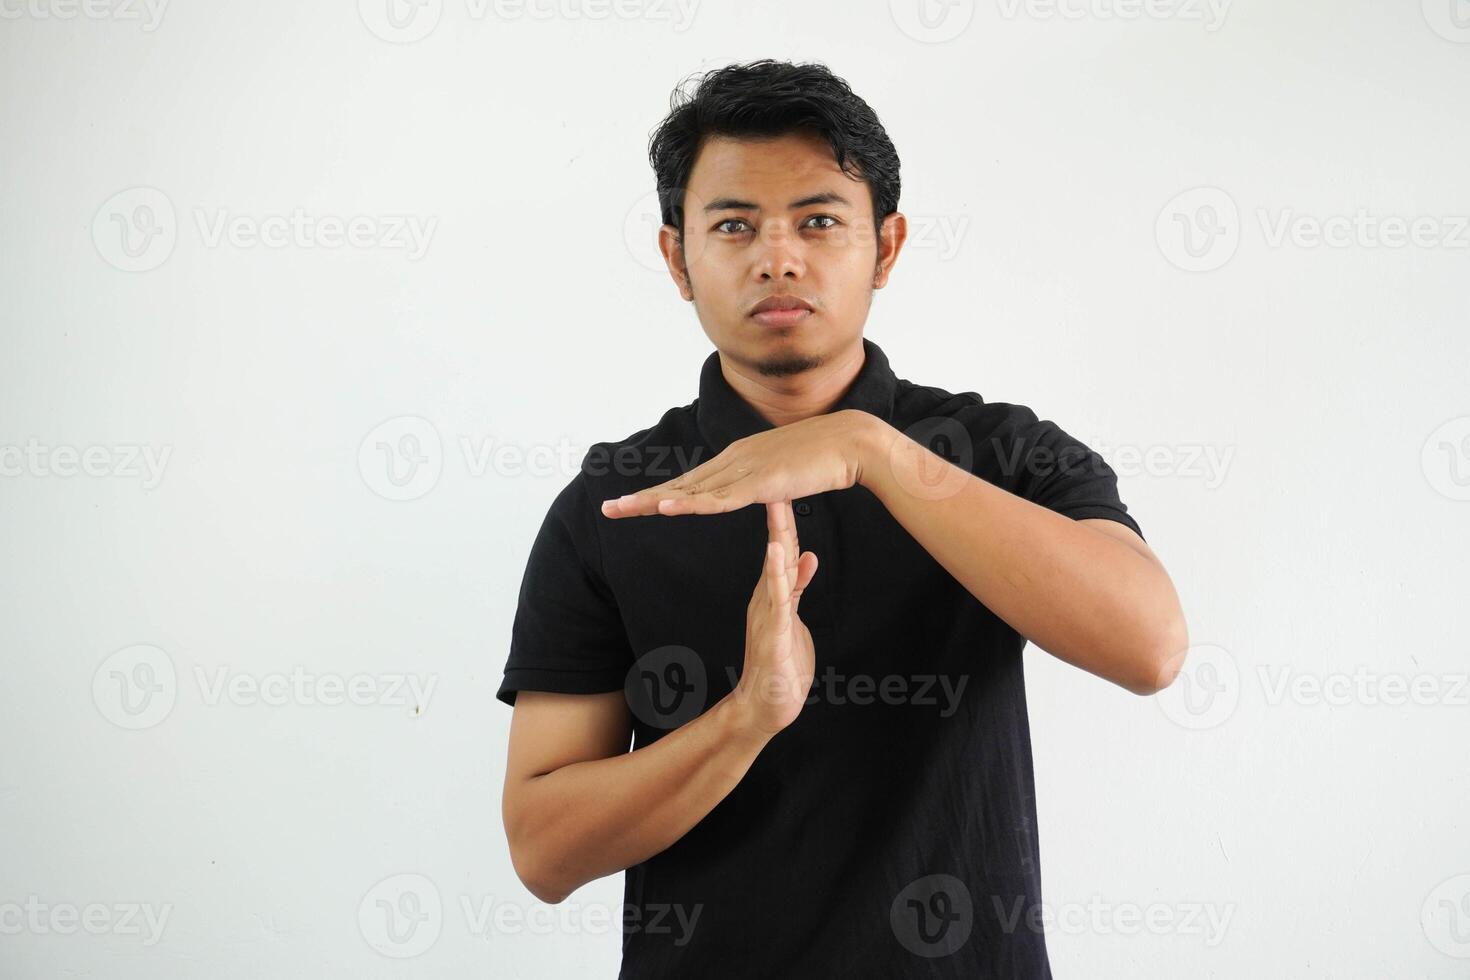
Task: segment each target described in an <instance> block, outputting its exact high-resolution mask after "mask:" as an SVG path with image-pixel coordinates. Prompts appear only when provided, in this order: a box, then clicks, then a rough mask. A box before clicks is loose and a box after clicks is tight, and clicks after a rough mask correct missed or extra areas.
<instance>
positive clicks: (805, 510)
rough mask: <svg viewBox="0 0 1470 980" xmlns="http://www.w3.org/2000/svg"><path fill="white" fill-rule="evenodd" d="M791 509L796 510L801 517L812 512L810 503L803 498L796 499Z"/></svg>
mask: <svg viewBox="0 0 1470 980" xmlns="http://www.w3.org/2000/svg"><path fill="white" fill-rule="evenodd" d="M791 509H792V510H794V511H796V512H797V513H798V514H800V515H801V516H802V517H805V516H806V515H808V514H810V513H811V512H812V505H811V504H809V503H807V502H806V501H805V500H798V501H797V502H796V504H795V505H794V506H793V507H792V508H791Z"/></svg>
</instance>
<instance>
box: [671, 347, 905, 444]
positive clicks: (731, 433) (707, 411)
mask: <svg viewBox="0 0 1470 980" xmlns="http://www.w3.org/2000/svg"><path fill="white" fill-rule="evenodd" d="M897 390H898V378H897V377H896V376H895V375H894V373H893V370H892V368H890V367H889V366H888V357H887V355H885V354H884V353H883V349H882V348H881V347H879V346H878V345H877V344H875V343H873V342H872V341H871V340H869V339H868V338H866V337H864V338H863V366H862V367H861V368H860V369H859V370H858V373H857V377H856V378H854V379H853V382H852V384H851V385H849V386H848V389H847V391H846V392H845V393H844V394H843V396H842V398H841V399H839V400H838V402H837V404H836V405H833V406H832V409H831V411H833V412H840V411H842V410H843V409H846V408H856V409H860V410H862V411H864V412H867V413H869V414H870V415H876V416H878V418H880V419H882V420H883V421H885V422H891V421H892V420H893V399H894V396H895V394H896V393H897ZM695 416H696V419H697V420H698V423H699V430H700V432H701V433H702V434H703V435H704V438H705V441H706V442H707V443H708V444H709V447H710V451H711V455H712V456H718V455H719V454H720V453H722V452H724V450H725V447H726V446H728V445H729V444H730V443H732V442H734V441H735V440H736V439H743V438H745V437H746V436H749V435H754V434H755V433H757V432H764V431H766V430H767V429H774V428H775V426H774V425H772V424H771V423H770V422H769V421H767V420H766V419H765V418H764V417H763V416H762V415H761V414H760V413H759V412H757V411H756V410H755V409H754V408H752V407H751V405H750V403H749V402H747V401H746V400H745V399H744V398H742V397H740V395H739V394H738V393H737V392H736V391H735V389H734V388H731V387H730V382H728V381H726V380H725V375H724V374H723V373H722V372H721V371H720V352H719V351H714V352H712V353H711V354H710V356H709V357H707V358H706V359H705V362H704V366H703V367H702V368H701V369H700V372H699V400H698V402H697V403H696V404H695Z"/></svg>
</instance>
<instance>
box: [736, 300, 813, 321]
mask: <svg viewBox="0 0 1470 980" xmlns="http://www.w3.org/2000/svg"><path fill="white" fill-rule="evenodd" d="M775 310H806V311H807V312H808V313H810V312H811V311H812V305H811V304H810V303H808V302H807V301H806V300H804V299H801V298H800V297H798V296H767V297H766V298H765V299H763V300H761V301H760V302H759V303H757V304H755V306H754V307H752V308H751V311H750V315H751V316H755V315H756V314H757V313H770V312H772V311H775Z"/></svg>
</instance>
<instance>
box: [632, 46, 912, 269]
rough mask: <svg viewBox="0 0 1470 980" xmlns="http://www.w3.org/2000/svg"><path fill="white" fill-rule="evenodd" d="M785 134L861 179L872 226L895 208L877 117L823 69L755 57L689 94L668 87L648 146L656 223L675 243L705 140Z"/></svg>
mask: <svg viewBox="0 0 1470 980" xmlns="http://www.w3.org/2000/svg"><path fill="white" fill-rule="evenodd" d="M791 133H809V134H812V135H815V136H819V137H822V138H824V139H826V140H827V142H828V143H829V144H831V147H832V155H833V157H834V158H835V160H836V163H837V166H838V168H839V169H841V170H842V171H843V172H844V173H847V174H849V175H851V176H853V177H856V178H859V179H862V180H865V181H866V182H867V184H868V196H869V197H870V198H871V199H872V203H873V219H874V225H875V229H876V226H877V225H881V224H882V222H883V219H884V218H886V217H887V216H888V215H890V214H892V213H893V212H894V211H897V210H898V190H899V180H898V152H897V151H896V150H895V149H894V148H893V142H892V141H891V140H890V139H889V138H888V133H887V132H885V131H884V129H883V124H882V123H880V122H879V121H878V115H877V113H875V112H874V111H873V110H872V108H871V107H870V106H869V105H868V104H867V103H866V102H864V101H863V100H862V99H861V98H859V97H858V96H856V95H854V94H853V91H852V89H851V88H850V87H848V84H847V82H845V81H843V80H842V79H841V78H838V77H837V76H836V75H834V74H832V72H831V71H830V70H829V69H828V68H827V66H825V65H823V64H820V63H816V62H810V63H805V64H793V63H792V62H789V61H773V60H771V59H770V58H762V59H761V60H759V61H751V62H747V63H745V64H734V65H727V66H726V67H724V68H718V69H715V70H713V71H710V72H706V73H705V74H704V75H703V76H701V77H700V82H699V84H698V86H697V87H696V89H695V91H694V92H693V93H692V94H690V93H688V92H686V91H684V88H683V85H682V84H681V85H680V86H678V87H676V88H675V89H674V93H673V95H672V96H670V98H669V114H668V116H666V117H665V118H664V120H663V122H662V123H660V124H659V126H658V128H657V129H656V130H654V132H653V135H652V136H651V137H650V138H649V141H648V160H649V163H651V164H653V172H654V177H655V179H656V182H657V187H658V205H659V212H660V214H661V216H662V218H663V223H664V224H666V225H673V226H674V227H675V228H677V229H678V232H679V239H680V241H682V240H683V237H684V192H685V189H686V188H687V187H688V186H689V175H690V173H691V171H693V169H694V158H695V157H696V156H697V155H698V154H699V150H700V147H702V146H703V145H704V141H705V140H706V139H707V138H708V137H711V136H727V137H732V138H737V139H739V138H758V139H759V138H774V137H779V136H785V135H788V134H791Z"/></svg>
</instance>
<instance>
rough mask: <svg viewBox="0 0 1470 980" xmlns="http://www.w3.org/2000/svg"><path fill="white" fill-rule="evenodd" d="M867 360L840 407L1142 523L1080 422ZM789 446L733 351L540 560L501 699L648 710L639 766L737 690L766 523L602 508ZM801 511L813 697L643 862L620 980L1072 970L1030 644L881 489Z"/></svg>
mask: <svg viewBox="0 0 1470 980" xmlns="http://www.w3.org/2000/svg"><path fill="white" fill-rule="evenodd" d="M863 347H864V350H865V354H866V357H865V361H864V364H863V366H862V368H861V370H860V372H859V374H858V376H857V378H856V380H855V381H854V382H853V384H852V386H851V387H850V388H849V390H848V391H847V392H846V394H845V395H844V397H843V398H842V399H841V401H840V402H839V404H838V409H841V408H857V409H861V410H863V411H865V412H869V413H871V414H873V415H876V416H877V417H879V418H881V419H884V420H885V421H887V422H889V423H890V424H891V425H893V426H894V427H895V428H897V429H898V430H900V431H902V432H905V433H906V434H907V435H908V436H909V437H910V438H913V439H915V440H916V441H919V442H921V443H922V444H924V445H927V446H929V448H930V449H932V450H934V451H935V452H936V453H939V454H940V455H943V456H945V457H946V458H948V459H950V460H951V461H952V462H954V463H956V464H957V465H959V466H961V467H964V468H966V469H968V470H969V471H970V472H972V473H975V474H978V475H979V476H981V477H983V478H985V479H986V480H989V481H990V482H992V483H994V484H996V485H997V486H1000V487H1002V488H1004V489H1006V490H1008V491H1010V492H1012V493H1016V494H1018V495H1020V496H1022V497H1025V498H1026V499H1028V500H1032V501H1034V502H1036V503H1038V504H1041V505H1043V506H1045V507H1049V508H1051V509H1052V510H1055V511H1057V512H1059V513H1061V514H1065V515H1067V516H1070V517H1073V518H1079V519H1080V518H1092V517H1101V518H1108V519H1110V520H1115V521H1119V522H1121V523H1123V524H1126V525H1127V526H1129V527H1131V528H1133V529H1134V530H1135V531H1137V530H1138V524H1137V523H1136V522H1135V521H1134V520H1133V518H1132V517H1130V516H1129V515H1128V513H1127V509H1126V507H1125V506H1124V504H1123V503H1122V502H1121V501H1120V500H1119V498H1118V492H1117V480H1116V477H1115V475H1114V473H1113V471H1112V470H1111V469H1110V468H1109V467H1108V465H1107V464H1106V463H1105V462H1104V461H1103V460H1102V458H1101V457H1100V456H1098V455H1097V454H1096V453H1095V452H1093V451H1091V450H1090V449H1089V448H1088V447H1086V446H1085V445H1083V444H1082V443H1080V442H1078V441H1077V440H1076V439H1074V438H1073V437H1071V436H1069V435H1068V434H1067V433H1066V432H1064V431H1063V430H1062V429H1061V428H1059V427H1058V426H1057V425H1056V424H1055V423H1053V422H1051V421H1045V420H1039V419H1038V417H1037V416H1036V414H1035V413H1034V412H1032V411H1031V410H1030V409H1029V408H1026V407H1024V406H1022V405H1013V404H1006V403H1004V402H995V403H987V402H985V401H984V400H983V399H982V398H981V397H980V396H979V395H977V394H975V393H974V392H964V393H961V394H951V393H950V392H947V391H943V390H941V389H939V388H934V387H928V386H923V385H917V384H913V383H911V382H909V381H905V380H902V379H899V378H897V377H896V376H895V375H894V373H893V371H892V369H891V368H890V367H889V364H888V359H887V357H886V356H885V355H884V353H883V351H882V350H881V349H880V348H879V347H878V346H877V345H876V344H874V343H873V342H872V341H870V340H867V339H864V341H863ZM834 410H836V409H834ZM770 428H772V426H771V424H770V423H769V422H767V421H766V420H765V419H764V418H762V417H761V416H760V415H759V414H758V413H757V412H756V411H755V410H754V409H753V408H751V407H750V405H749V404H748V403H746V402H745V401H744V399H742V398H741V397H740V396H739V395H738V394H736V392H735V391H734V389H732V388H731V387H730V386H729V383H728V382H726V381H725V379H724V376H723V375H722V374H721V372H720V363H719V355H718V353H711V354H710V356H709V358H708V359H707V360H706V361H705V363H704V366H703V369H702V371H701V374H700V379H699V397H698V398H697V399H696V400H695V401H694V402H693V403H691V404H689V405H685V406H683V407H680V408H673V409H670V410H668V411H667V412H665V413H664V415H663V417H662V418H660V419H659V421H658V423H657V424H656V425H654V426H652V427H651V428H648V429H643V430H641V431H639V432H636V433H634V434H632V435H631V436H629V437H628V438H626V439H623V440H621V441H618V442H612V443H597V444H595V445H594V446H593V447H592V448H591V450H589V452H588V453H587V456H586V457H585V458H584V460H583V462H582V472H580V473H579V474H578V475H577V476H576V477H575V478H573V479H572V480H571V482H570V483H568V484H567V485H566V487H565V488H564V489H562V490H561V492H560V493H559V494H558V495H557V497H556V499H555V500H554V501H553V503H552V505H551V508H550V511H549V512H548V513H547V515H546V518H545V521H544V523H543V524H542V525H541V528H540V532H539V533H538V534H537V536H536V539H535V542H534V544H533V546H532V549H531V554H530V558H529V561H528V563H527V566H526V570H525V575H524V578H523V580H522V583H521V588H520V597H519V606H518V608H517V610H516V614H515V621H514V624H513V627H512V632H511V644H510V655H509V660H508V662H507V664H506V669H505V678H504V681H503V683H502V684H501V687H500V689H499V691H498V693H497V697H498V698H499V699H500V700H501V701H504V702H505V703H506V704H514V703H515V695H516V691H518V690H534V691H560V692H569V693H592V692H606V691H617V690H623V691H625V692H626V693H627V695H628V699H629V705H630V709H631V712H632V714H633V717H634V744H633V748H634V750H637V749H639V748H642V747H643V746H646V745H648V744H650V743H651V742H653V741H655V740H656V739H658V738H660V737H661V736H663V735H664V734H666V733H667V732H668V731H670V730H672V729H673V728H674V727H677V726H678V725H681V724H685V723H687V722H688V721H689V720H691V719H692V718H694V717H696V716H698V715H699V714H700V713H702V712H703V711H705V710H707V709H708V708H709V707H710V706H712V705H713V704H714V703H715V702H716V701H718V700H719V699H720V698H721V697H723V696H724V695H726V694H728V693H729V692H730V691H731V689H732V688H733V687H734V685H735V682H736V681H737V680H738V678H739V675H740V671H741V668H742V666H743V663H744V643H745V614H746V605H747V603H748V602H749V601H750V597H751V593H752V591H753V589H754V587H755V583H756V580H757V579H758V578H759V576H760V571H761V561H762V558H763V555H764V552H765V546H766V541H767V531H766V512H765V507H764V506H763V505H757V506H750V507H745V508H742V509H740V510H738V511H734V512H732V513H727V514H719V515H684V516H678V517H666V516H648V517H631V518H621V519H617V520H613V519H610V518H607V517H604V516H603V515H602V513H601V511H600V505H601V502H602V501H603V500H605V499H607V498H609V497H618V496H621V495H623V494H625V493H631V492H633V491H635V490H640V489H643V488H645V487H650V486H654V485H656V484H659V483H663V482H665V481H666V480H669V479H672V478H673V477H674V476H676V475H678V474H679V473H682V472H684V471H686V470H688V469H690V468H692V467H694V466H696V465H698V464H699V463H701V462H703V461H705V460H707V459H710V458H712V457H713V456H714V455H716V454H718V453H719V452H720V451H721V450H722V449H724V448H725V446H727V445H728V444H729V443H730V442H732V441H733V440H735V439H738V438H741V437H743V436H746V435H749V434H752V433H755V432H759V431H763V430H766V429H770ZM793 509H794V511H795V515H796V525H797V532H798V534H799V536H800V544H801V547H802V549H803V550H810V551H814V552H816V553H817V556H818V558H819V559H820V564H819V566H818V568H817V573H816V577H815V578H814V579H813V580H812V583H811V585H810V587H809V588H808V589H807V591H806V593H805V594H804V595H803V597H802V600H801V612H800V616H801V618H802V621H803V622H805V623H806V625H807V627H808V628H809V629H810V630H811V634H812V639H813V644H814V647H815V650H816V677H815V679H814V681H813V683H812V690H811V694H810V696H809V698H808V702H807V704H806V706H805V707H804V708H803V709H802V712H801V714H800V716H799V717H798V718H797V720H796V721H795V722H794V723H793V724H792V725H791V726H790V727H788V728H786V729H785V730H783V731H781V732H780V733H778V734H777V735H776V736H775V737H774V738H773V739H772V740H771V741H770V742H769V743H768V744H767V745H766V747H765V748H764V749H763V750H762V751H761V753H760V755H759V756H758V757H757V758H756V760H755V763H754V764H753V765H752V766H751V768H750V770H749V772H748V773H747V774H746V776H745V778H744V779H742V780H741V781H740V783H739V784H738V785H737V786H736V787H735V788H734V789H733V790H732V791H731V792H730V794H729V795H728V796H727V797H726V798H725V799H724V800H722V801H721V802H720V803H719V804H718V805H716V806H715V808H714V809H713V810H712V811H710V813H709V814H708V815H707V816H706V817H705V818H704V819H703V820H701V821H700V822H699V823H698V824H696V825H695V826H694V827H693V828H691V829H690V831H689V832H688V833H687V834H685V835H684V836H683V837H682V838H680V839H679V840H678V841H676V842H675V843H674V844H673V845H672V846H670V847H669V848H668V849H666V850H665V851H663V852H661V853H659V854H657V855H654V856H653V857H651V858H649V859H648V860H647V861H644V862H643V863H641V864H638V865H635V866H634V867H632V868H629V869H628V871H627V872H626V877H625V883H624V906H623V908H622V909H621V910H620V912H621V917H622V929H623V964H622V972H621V974H620V977H624V978H644V977H649V978H654V977H657V978H663V977H678V978H713V977H762V978H780V977H801V978H811V977H843V978H859V977H862V978H866V977H872V978H885V980H887V978H894V977H966V978H977V977H986V978H1001V977H1004V978H1013V977H1015V978H1020V977H1024V978H1027V980H1037V978H1042V977H1049V976H1050V975H1051V971H1050V968H1049V966H1048V963H1047V955H1046V944H1045V935H1044V930H1043V927H1042V922H1043V919H1042V910H1041V907H1040V903H1041V869H1040V852H1039V847H1038V841H1037V833H1036V805H1035V786H1034V779H1033V776H1032V768H1031V740H1030V732H1029V729H1028V724H1027V716H1026V691H1025V685H1024V679H1023V675H1022V669H1021V651H1022V648H1023V647H1024V646H1025V640H1024V638H1023V637H1022V636H1021V635H1020V634H1018V633H1017V632H1016V631H1015V630H1014V629H1012V628H1011V627H1010V626H1008V625H1007V624H1006V623H1004V622H1003V621H1001V620H1000V619H999V618H998V617H997V616H996V615H995V614H994V613H992V612H991V611H990V610H989V609H987V608H986V607H985V606H984V605H982V604H981V603H980V602H979V601H978V600H977V599H975V597H974V596H972V595H970V594H969V593H968V592H967V591H965V589H964V588H963V587H962V586H961V585H960V584H959V583H958V582H957V581H956V580H955V579H954V577H953V576H951V575H950V574H949V573H948V572H946V571H945V570H944V568H943V567H942V566H940V565H939V563H938V562H936V561H935V560H934V559H933V558H931V557H930V556H929V554H928V553H927V552H926V551H925V550H924V549H923V548H922V547H921V546H920V545H919V544H918V543H917V542H916V541H915V540H914V539H913V538H912V537H911V536H910V535H909V534H908V532H907V531H905V530H904V529H903V527H902V526H901V525H900V524H899V523H898V522H897V521H895V520H894V519H893V518H892V516H890V515H889V513H888V511H887V510H886V509H885V508H884V507H883V505H882V504H881V503H880V502H879V501H878V499H877V498H876V497H875V496H874V495H873V494H872V493H871V492H869V491H868V490H867V489H865V488H863V487H852V488H849V489H846V490H840V491H833V492H829V493H822V494H816V495H814V496H811V497H807V498H805V499H801V500H797V501H795V502H794V504H793ZM591 805H594V806H595V805H596V804H595V802H593V803H591Z"/></svg>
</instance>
